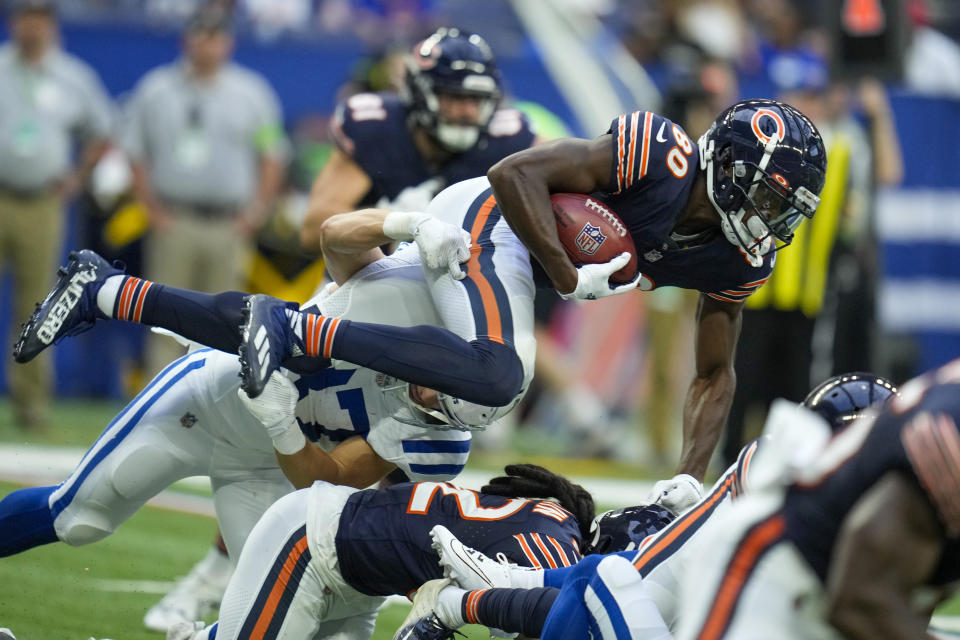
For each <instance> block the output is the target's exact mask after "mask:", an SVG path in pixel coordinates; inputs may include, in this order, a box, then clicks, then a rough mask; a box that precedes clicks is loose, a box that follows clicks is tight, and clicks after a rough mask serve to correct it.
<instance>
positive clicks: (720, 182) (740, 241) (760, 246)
mask: <svg viewBox="0 0 960 640" xmlns="http://www.w3.org/2000/svg"><path fill="white" fill-rule="evenodd" d="M779 142H780V140H779V139H778V138H776V137H770V138H769V139H768V140H767V142H766V144H765V145H764V151H763V156H762V158H761V160H760V162H759V163H752V162H748V161H746V160H743V159H740V158H737V157H736V155H735V152H734V149H733V147H732V145H728V146H724V147H723V148H722V149H719V150H718V149H715V148H714V147H715V141H714V140H712V139H710V131H708V132H707V133H706V134H704V135H703V137H701V138H700V141H699V147H700V153H701V164H702V165H703V167H704V168H705V170H706V177H707V196H708V197H709V199H710V202H711V204H713V206H714V208H715V209H716V210H717V213H719V214H720V220H721V222H720V225H721V228H722V230H723V234H724V236H725V237H726V238H727V240H728V241H729V242H730V243H731V244H733V245H734V246H737V247H738V248H740V250H741V252H742V253H743V254H744V255H745V256H746V258H747V259H748V261H749V262H750V264H752V265H753V266H759V265H760V264H761V263H762V262H763V256H765V255H766V254H767V253H770V252H771V251H777V250H779V249H782V248H783V247H785V246H787V245H789V244H790V242H791V241H792V240H793V234H794V232H795V231H796V229H797V227H799V226H800V223H801V222H802V221H803V220H804V219H805V218H811V217H813V214H814V212H815V211H816V209H817V206H819V204H820V198H819V196H817V195H816V194H814V193H813V192H812V191H810V190H809V189H807V188H806V187H805V186H802V185H801V186H800V187H798V188H796V189H791V188H790V184H789V182H788V181H787V179H786V178H785V177H784V176H783V174H784V173H787V172H786V171H780V170H778V167H777V166H776V162H775V161H774V160H773V156H774V152H775V151H776V148H777V145H778V144H779ZM777 241H779V244H778V243H777Z"/></svg>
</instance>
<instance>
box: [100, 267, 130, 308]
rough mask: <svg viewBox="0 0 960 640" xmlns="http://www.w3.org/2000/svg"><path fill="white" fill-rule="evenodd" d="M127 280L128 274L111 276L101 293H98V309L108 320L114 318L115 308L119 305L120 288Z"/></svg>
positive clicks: (102, 287) (104, 283)
mask: <svg viewBox="0 0 960 640" xmlns="http://www.w3.org/2000/svg"><path fill="white" fill-rule="evenodd" d="M126 278H127V276H126V274H117V275H115V276H110V277H109V278H107V279H106V280H105V281H104V282H103V284H102V285H101V286H100V291H98V292H97V308H98V309H100V311H101V312H102V313H103V315H105V316H107V317H108V318H112V317H113V308H114V307H115V306H116V304H117V296H118V295H120V287H121V286H122V285H123V281H124V280H126Z"/></svg>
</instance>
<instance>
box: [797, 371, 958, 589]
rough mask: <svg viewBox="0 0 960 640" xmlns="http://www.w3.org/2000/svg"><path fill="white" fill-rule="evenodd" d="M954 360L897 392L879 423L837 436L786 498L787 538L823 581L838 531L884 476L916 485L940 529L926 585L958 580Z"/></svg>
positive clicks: (868, 421)
mask: <svg viewBox="0 0 960 640" xmlns="http://www.w3.org/2000/svg"><path fill="white" fill-rule="evenodd" d="M958 421H960V360H958V361H955V362H953V363H951V364H950V365H947V366H946V367H944V368H942V369H939V370H938V371H936V372H934V373H932V374H930V375H929V376H924V377H923V378H918V379H917V380H914V381H913V382H911V383H908V384H907V385H905V386H904V387H903V389H901V396H900V397H899V398H894V399H893V400H892V402H891V404H890V407H889V408H888V409H887V410H886V411H884V413H883V414H882V415H880V416H879V417H877V418H875V419H874V418H871V417H865V418H861V419H860V420H859V421H857V422H855V423H854V424H852V425H851V426H850V427H847V429H846V430H845V431H843V432H841V433H840V434H839V435H837V436H836V437H835V438H834V439H833V440H832V441H831V442H830V444H829V445H828V446H827V448H826V449H825V450H824V452H823V453H822V455H821V456H820V457H819V459H818V462H817V465H816V468H814V469H811V470H809V471H808V472H805V473H804V475H803V477H802V478H801V479H800V481H798V482H796V483H794V485H792V486H791V487H790V489H789V490H788V492H787V496H786V501H785V503H784V519H785V524H786V529H785V532H786V536H787V537H788V538H789V539H790V540H792V541H793V542H794V544H795V545H796V546H797V549H798V550H799V551H800V553H801V554H802V555H803V556H804V557H805V558H806V559H807V561H808V562H809V563H810V566H811V567H812V568H813V569H814V571H816V573H817V574H818V575H819V576H820V577H821V578H822V579H824V580H825V579H826V576H827V572H828V568H829V564H830V555H831V552H832V550H833V545H834V543H835V541H836V539H837V536H838V534H839V531H840V528H841V526H842V525H843V522H844V519H845V518H846V516H847V514H848V513H849V512H850V510H851V509H852V508H853V506H854V505H855V504H856V502H857V501H858V500H859V499H860V498H861V497H862V496H863V495H864V494H865V493H866V492H867V491H869V490H870V488H871V487H873V485H874V484H875V483H876V482H877V481H878V480H880V478H882V477H883V476H884V475H886V474H887V473H889V472H891V471H893V472H899V473H901V474H903V475H904V476H906V477H908V478H910V479H911V480H912V481H914V482H916V483H917V485H918V486H919V487H920V489H921V491H922V493H923V494H924V495H925V496H926V497H927V498H928V499H929V501H930V504H931V506H932V507H933V508H934V510H935V511H936V513H937V517H938V518H939V520H940V523H941V524H942V525H943V533H944V541H945V543H946V548H945V552H944V555H943V558H941V562H940V566H939V568H938V569H937V571H936V572H935V573H934V575H933V576H931V577H930V580H929V583H930V584H932V585H942V584H945V583H948V582H953V581H955V580H958V579H960V564H958V563H956V562H955V560H956V558H957V557H958V553H960V500H958V499H957V496H960V428H958Z"/></svg>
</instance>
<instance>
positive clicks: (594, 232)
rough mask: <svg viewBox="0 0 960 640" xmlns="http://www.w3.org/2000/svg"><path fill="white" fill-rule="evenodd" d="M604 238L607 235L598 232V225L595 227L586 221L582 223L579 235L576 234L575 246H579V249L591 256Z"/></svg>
mask: <svg viewBox="0 0 960 640" xmlns="http://www.w3.org/2000/svg"><path fill="white" fill-rule="evenodd" d="M606 239H607V236H605V235H603V234H602V233H600V227H595V226H593V225H592V224H590V223H589V222H588V223H587V224H585V225H584V227H583V230H582V231H581V232H580V235H578V236H577V246H578V247H579V248H580V251H582V252H584V253H585V254H587V255H588V256H592V255H593V254H595V253H596V252H597V249H599V248H600V245H602V244H603V241H604V240H606Z"/></svg>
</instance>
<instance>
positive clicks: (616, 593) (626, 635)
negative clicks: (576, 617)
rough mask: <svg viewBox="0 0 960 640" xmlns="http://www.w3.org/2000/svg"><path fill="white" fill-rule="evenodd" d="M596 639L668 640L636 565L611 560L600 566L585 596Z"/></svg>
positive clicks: (614, 558)
mask: <svg viewBox="0 0 960 640" xmlns="http://www.w3.org/2000/svg"><path fill="white" fill-rule="evenodd" d="M583 602H584V604H585V605H586V607H587V611H588V613H589V616H590V619H591V627H592V631H593V637H594V638H598V637H600V638H603V640H614V639H616V640H666V639H667V638H670V637H671V636H670V632H669V630H668V629H667V625H666V623H665V622H664V621H663V617H662V616H661V615H660V612H659V610H658V609H657V607H656V605H655V604H654V603H653V601H652V600H651V598H650V596H649V595H647V593H646V590H645V588H644V584H643V579H642V578H641V577H640V574H639V573H637V570H636V569H635V568H634V567H633V564H631V563H630V561H629V560H627V559H626V558H623V557H621V556H608V557H606V558H604V559H603V560H602V561H601V562H600V563H599V564H598V565H597V571H596V575H595V576H594V577H593V578H591V579H590V582H589V583H588V584H587V586H586V588H585V589H584V593H583Z"/></svg>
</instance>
